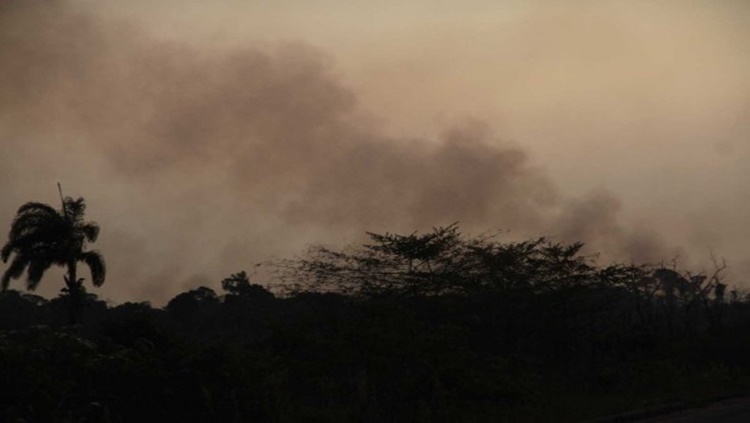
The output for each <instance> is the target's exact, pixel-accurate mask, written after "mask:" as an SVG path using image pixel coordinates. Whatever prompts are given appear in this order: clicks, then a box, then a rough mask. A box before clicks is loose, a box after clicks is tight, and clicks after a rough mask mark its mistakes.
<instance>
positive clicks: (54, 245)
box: [0, 185, 106, 324]
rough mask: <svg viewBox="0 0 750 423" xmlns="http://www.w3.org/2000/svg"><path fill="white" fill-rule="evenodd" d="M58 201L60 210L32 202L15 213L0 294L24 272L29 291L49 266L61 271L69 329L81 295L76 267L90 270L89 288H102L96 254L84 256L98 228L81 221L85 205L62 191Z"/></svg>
mask: <svg viewBox="0 0 750 423" xmlns="http://www.w3.org/2000/svg"><path fill="white" fill-rule="evenodd" d="M58 186H59V185H58ZM60 198H61V200H62V208H61V209H60V210H56V209H55V208H53V207H51V206H49V205H47V204H43V203H37V202H29V203H26V204H24V205H22V206H21V207H20V208H19V209H18V212H17V214H16V217H15V218H14V220H13V223H12V224H11V228H10V232H9V233H8V241H7V243H6V244H5V245H4V246H3V248H2V250H1V251H0V258H2V260H3V262H7V261H8V259H10V257H11V255H13V259H12V260H11V262H10V265H9V266H8V268H7V269H6V270H5V273H3V276H2V280H1V282H2V288H3V290H5V289H7V288H8V285H9V283H10V281H11V279H18V278H19V277H21V275H23V273H24V272H26V273H27V279H26V287H27V288H28V289H29V290H34V289H36V287H37V286H38V285H39V282H40V281H41V279H42V276H44V273H45V272H46V271H47V270H48V269H49V268H50V267H52V265H57V266H62V267H65V268H66V270H67V274H66V275H65V276H64V279H65V288H63V293H64V295H65V296H66V297H67V299H68V304H69V320H70V323H71V324H75V323H76V322H77V320H78V314H79V312H80V307H81V304H82V301H83V299H84V297H85V293H86V290H85V288H84V286H83V281H84V278H79V277H78V272H77V271H78V263H79V262H83V263H85V264H86V265H87V266H88V267H89V269H90V270H91V279H92V282H93V284H94V286H97V287H99V286H101V285H102V284H103V283H104V279H105V277H106V266H105V263H104V258H103V257H102V255H101V254H100V253H99V252H98V251H86V247H87V244H88V243H92V242H95V241H96V239H97V237H98V236H99V225H97V224H96V223H95V222H87V221H85V220H84V212H85V210H86V203H85V201H84V199H83V198H78V199H77V200H74V199H72V198H71V197H65V198H63V197H62V191H60Z"/></svg>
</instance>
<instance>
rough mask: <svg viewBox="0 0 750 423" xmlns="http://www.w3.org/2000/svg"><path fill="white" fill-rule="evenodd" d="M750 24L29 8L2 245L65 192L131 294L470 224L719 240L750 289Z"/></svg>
mask: <svg viewBox="0 0 750 423" xmlns="http://www.w3.org/2000/svg"><path fill="white" fill-rule="evenodd" d="M748 23H750V3H747V2H745V1H742V0H738V1H700V2H699V1H687V0H685V1H658V0H655V1H645V0H644V1H618V2H615V1H583V0H582V1H565V2H558V1H517V2H516V1H497V0H495V1H480V0H472V1H466V0H464V1H438V0H433V1H427V0H417V1H406V2H405V1H381V2H352V1H344V0H325V1H317V2H311V1H266V2H261V1H239V0H221V1H219V0H215V1H211V2H208V1H199V0H194V1H188V0H180V1H177V0H174V1H165V0H162V1H159V2H153V1H145V0H139V1H134V0H131V1H128V2H122V1H93V0H68V1H65V0H62V1H61V0H53V1H42V0H6V1H3V2H0V230H3V231H4V230H7V228H9V226H10V222H11V219H12V217H13V215H14V213H15V211H16V209H17V208H18V206H20V205H21V204H23V203H24V202H26V201H30V200H36V201H43V202H48V203H51V204H54V205H57V204H58V201H59V199H58V198H57V191H56V185H55V183H56V182H57V181H60V182H62V184H63V188H64V190H65V192H66V194H67V195H70V196H74V197H78V196H83V197H85V198H86V200H87V202H88V204H89V209H88V216H89V218H90V219H93V220H96V221H98V222H99V223H100V224H101V226H102V234H101V238H100V242H99V243H98V244H97V246H96V248H99V249H100V250H101V251H102V252H103V253H104V255H105V257H106V259H107V263H108V265H109V278H108V280H107V282H106V283H105V286H104V287H102V288H101V289H98V290H96V292H97V293H98V294H99V295H101V296H102V297H103V298H108V299H112V300H114V301H118V302H120V301H126V300H144V299H147V300H152V301H154V302H155V303H156V304H162V303H163V302H164V301H165V300H168V299H169V298H171V297H172V296H173V295H175V294H176V293H177V292H179V291H180V290H184V289H187V288H193V287H196V286H198V285H200V284H205V285H209V286H213V287H217V286H218V284H219V281H220V280H221V279H222V278H223V277H225V276H228V275H229V274H230V273H234V272H237V271H239V270H243V269H244V270H248V271H252V269H254V268H255V267H254V264H255V263H259V262H263V261H265V260H269V259H272V258H274V257H276V258H281V257H288V256H290V255H292V254H294V253H297V252H300V251H302V249H303V248H304V247H305V245H306V244H309V243H327V244H331V245H343V244H344V243H351V242H356V241H358V240H359V239H360V236H361V234H362V233H363V232H364V231H375V232H385V231H403V232H411V231H412V230H415V229H429V228H430V227H431V226H434V225H441V224H449V223H451V222H453V221H459V222H461V225H462V227H463V228H465V231H466V232H470V233H474V234H476V233H480V232H483V231H486V230H503V231H509V232H508V234H507V237H508V238H509V239H519V238H524V237H527V236H535V235H547V236H552V237H555V239H559V240H564V241H574V240H583V241H586V242H588V243H589V244H590V245H591V248H592V249H595V250H597V251H601V252H602V254H603V255H604V256H605V257H609V258H612V259H617V260H623V261H629V260H663V259H671V258H673V257H674V256H675V255H677V254H680V256H681V257H682V260H684V261H685V262H686V263H687V262H690V263H692V264H693V265H695V266H696V267H697V268H699V269H700V268H701V266H702V265H703V264H705V262H706V261H707V259H708V258H709V256H710V252H711V251H714V252H715V253H716V255H717V256H719V257H725V258H726V259H727V260H728V262H729V265H730V266H731V267H732V270H733V273H732V274H731V276H732V278H733V280H732V281H730V282H733V283H738V284H741V285H743V286H746V287H748V288H750V280H747V276H746V275H748V274H749V273H750V253H748V251H750V190H749V189H748V188H747V187H746V185H747V184H748V183H749V182H750V166H748V164H747V163H748V162H749V161H750V25H748ZM2 228H6V229H2ZM0 266H2V265H0ZM0 268H2V267H0ZM261 269H262V266H261ZM257 277H258V278H262V275H260V274H259V275H257ZM259 281H261V282H262V280H259ZM13 286H14V287H19V288H20V287H21V286H22V282H20V281H19V282H14V284H13ZM60 287H61V280H60V277H59V274H58V273H51V274H50V275H49V276H48V277H47V278H45V280H43V281H42V284H41V287H40V290H41V292H42V293H45V294H48V295H50V294H54V293H56V292H57V290H59V288H60Z"/></svg>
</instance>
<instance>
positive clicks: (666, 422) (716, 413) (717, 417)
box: [638, 398, 750, 423]
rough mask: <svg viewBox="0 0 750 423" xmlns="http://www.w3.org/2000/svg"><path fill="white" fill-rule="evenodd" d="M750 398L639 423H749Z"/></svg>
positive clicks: (715, 404)
mask: <svg viewBox="0 0 750 423" xmlns="http://www.w3.org/2000/svg"><path fill="white" fill-rule="evenodd" d="M747 422H750V398H733V399H728V400H723V401H719V402H716V403H712V404H708V405H706V406H704V407H700V408H690V409H686V410H682V411H678V412H675V413H670V414H668V415H664V416H659V417H653V418H648V419H643V420H638V423H747Z"/></svg>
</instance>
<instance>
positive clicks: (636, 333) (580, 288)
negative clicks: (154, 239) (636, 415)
mask: <svg viewBox="0 0 750 423" xmlns="http://www.w3.org/2000/svg"><path fill="white" fill-rule="evenodd" d="M370 237H371V244H370V245H365V246H362V247H351V248H348V249H344V250H333V249H329V248H324V247H314V248H312V249H311V250H310V251H309V252H308V253H307V254H306V255H304V256H303V257H302V258H300V259H295V260H287V261H282V262H279V263H276V265H275V266H276V267H275V269H276V275H277V277H278V280H279V282H281V284H280V285H279V286H281V287H285V288H284V289H283V290H281V289H274V290H273V292H272V290H269V289H267V288H266V287H263V286H260V285H257V284H253V283H251V281H250V280H249V278H248V276H247V274H246V273H245V272H239V273H235V274H233V275H231V276H229V277H227V278H226V279H224V280H223V281H222V283H221V287H222V290H223V294H222V295H219V294H217V293H216V292H215V291H214V290H212V289H210V288H208V287H201V288H198V289H195V290H191V291H188V292H184V293H181V294H179V295H177V296H176V297H174V298H173V299H172V300H171V301H169V303H168V304H167V305H166V306H165V307H164V308H154V307H152V306H151V305H149V304H148V303H126V304H121V305H112V304H107V303H105V302H103V301H100V300H98V299H97V298H96V296H95V295H92V294H88V293H87V294H85V301H84V303H85V304H84V305H83V307H82V311H81V313H80V316H81V318H80V321H79V322H78V324H77V325H75V326H70V325H69V324H67V319H66V316H67V315H68V310H69V306H70V304H69V302H70V301H71V299H70V296H69V295H62V296H60V297H58V298H55V299H52V300H49V301H48V300H45V299H43V298H40V297H38V296H34V295H31V294H28V293H21V292H18V291H14V290H6V291H4V292H3V293H2V296H0V363H2V365H1V366H0V391H1V392H3V393H4V395H2V396H0V419H2V420H3V421H18V422H73V421H76V422H78V421H103V422H120V421H122V422H129V421H159V422H170V421H215V422H219V421H221V422H251V421H252V422H296V421H305V422H316V421H319V422H337V421H339V422H350V421H360V422H386V421H388V422H420V421H423V422H428V421H429V422H433V421H436V422H440V421H443V422H484V421H488V422H489V421H492V422H496V421H562V422H564V421H580V420H585V419H589V418H596V417H601V416H603V415H607V414H611V413H616V412H620V411H624V410H629V409H634V408H641V407H648V406H653V405H658V404H661V403H664V402H669V401H675V400H687V399H691V398H698V397H706V396H712V395H716V394H726V393H731V392H737V391H741V390H743V389H744V388H745V387H746V386H747V382H748V375H750V363H748V359H747V357H748V356H750V335H748V334H749V333H750V303H748V302H747V301H746V298H745V297H744V296H743V295H742V294H741V293H740V292H738V291H736V290H730V291H727V290H726V288H727V286H726V285H725V284H724V283H722V280H721V279H722V278H721V270H722V269H723V267H724V266H723V265H721V264H719V263H717V266H716V268H715V269H714V271H713V273H711V274H691V273H689V272H682V271H678V270H677V269H676V268H675V266H672V265H670V266H664V265H660V266H636V265H618V264H616V265H608V266H598V265H597V264H596V263H595V261H594V260H593V258H592V257H587V256H583V255H581V245H580V244H573V245H563V244H558V243H553V242H549V241H547V240H545V239H536V240H530V241H526V242H517V243H503V242H499V241H497V240H496V238H493V237H476V238H467V237H463V236H462V235H461V234H460V233H459V231H458V228H457V227H456V226H455V225H454V226H449V227H447V228H437V229H435V230H433V231H432V232H430V233H427V234H416V233H415V234H411V235H406V236H402V235H392V234H385V235H378V234H370ZM114 283H117V282H114ZM81 289H84V288H83V287H82V286H81ZM84 290H85V289H84Z"/></svg>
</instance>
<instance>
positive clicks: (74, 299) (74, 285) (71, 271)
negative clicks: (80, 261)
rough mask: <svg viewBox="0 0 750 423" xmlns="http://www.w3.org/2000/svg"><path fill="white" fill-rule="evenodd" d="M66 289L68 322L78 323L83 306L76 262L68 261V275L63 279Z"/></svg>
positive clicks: (71, 323) (73, 324) (72, 324)
mask: <svg viewBox="0 0 750 423" xmlns="http://www.w3.org/2000/svg"><path fill="white" fill-rule="evenodd" d="M65 284H66V285H67V289H68V322H69V323H70V325H71V326H75V325H76V324H78V321H79V318H80V312H81V308H82V306H83V292H82V290H81V288H82V286H81V284H80V283H78V275H77V266H76V262H75V261H73V260H71V261H69V262H68V276H67V278H66V280H65Z"/></svg>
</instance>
